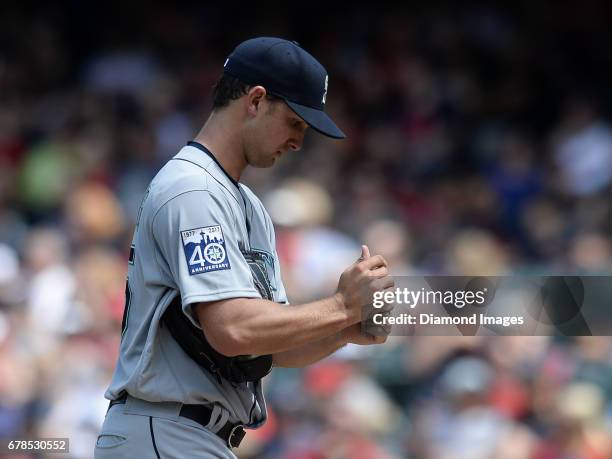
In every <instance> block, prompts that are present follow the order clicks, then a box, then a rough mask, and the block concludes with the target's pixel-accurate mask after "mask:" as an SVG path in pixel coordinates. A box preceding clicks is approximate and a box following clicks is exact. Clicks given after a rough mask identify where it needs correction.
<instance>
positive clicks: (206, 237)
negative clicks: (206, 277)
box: [181, 225, 230, 276]
mask: <svg viewBox="0 0 612 459" xmlns="http://www.w3.org/2000/svg"><path fill="white" fill-rule="evenodd" d="M181 239H182V240H183V249H184V250H185V260H186V261H187V269H188V270H189V275H191V276H193V275H194V274H201V273H207V272H210V271H219V270H221V269H230V263H229V259H228V258H227V251H226V249H225V239H224V238H223V231H222V230H221V225H216V226H206V227H204V228H193V229H190V230H186V231H181Z"/></svg>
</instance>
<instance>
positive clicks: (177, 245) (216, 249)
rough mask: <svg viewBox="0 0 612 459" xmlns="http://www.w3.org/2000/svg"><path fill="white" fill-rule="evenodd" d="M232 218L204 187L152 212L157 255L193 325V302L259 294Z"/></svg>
mask: <svg viewBox="0 0 612 459" xmlns="http://www.w3.org/2000/svg"><path fill="white" fill-rule="evenodd" d="M224 204H225V205H224ZM235 222H236V219H235V218H234V217H233V214H232V213H231V210H230V207H229V205H228V204H227V203H224V202H222V201H221V200H220V199H219V198H218V197H216V196H214V195H213V194H211V193H210V192H208V191H189V192H186V193H183V194H181V195H179V196H176V197H174V198H172V199H171V200H169V201H168V202H166V203H165V204H164V205H163V206H162V207H161V208H160V209H159V211H158V212H157V213H156V214H155V216H154V218H153V221H152V231H153V237H154V239H155V241H156V244H157V246H158V248H159V253H160V254H161V258H162V260H159V261H160V262H161V263H164V264H166V265H167V268H168V270H169V272H170V273H171V276H172V278H173V280H174V283H175V284H176V287H177V288H178V290H179V291H180V295H181V300H182V304H183V311H184V312H185V314H187V316H188V317H189V318H190V319H191V321H192V322H193V323H194V325H196V326H199V323H198V320H197V318H196V317H195V315H194V313H193V310H192V308H191V306H190V305H191V304H193V303H198V302H208V301H218V300H224V299H228V298H239V297H242V298H258V297H260V295H259V293H258V291H257V290H256V289H255V286H254V284H253V278H252V274H251V270H250V268H249V266H248V264H247V262H246V260H245V259H244V257H243V256H242V253H241V251H240V246H239V243H238V241H239V234H240V231H241V229H240V228H238V227H237V226H236V223H235Z"/></svg>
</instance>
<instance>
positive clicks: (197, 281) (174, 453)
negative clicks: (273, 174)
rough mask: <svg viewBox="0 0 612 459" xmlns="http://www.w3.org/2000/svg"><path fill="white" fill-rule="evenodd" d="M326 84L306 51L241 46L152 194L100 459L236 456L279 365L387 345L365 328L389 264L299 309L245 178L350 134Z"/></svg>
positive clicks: (140, 226) (380, 263)
mask: <svg viewBox="0 0 612 459" xmlns="http://www.w3.org/2000/svg"><path fill="white" fill-rule="evenodd" d="M327 83H328V78H327V73H326V71H325V69H324V68H323V66H321V64H320V63H319V62H318V61H317V60H316V59H315V58H314V57H312V56H311V55H310V54H309V53H307V52H306V51H305V50H303V49H302V48H301V47H300V46H299V45H298V44H297V43H295V42H290V41H286V40H282V39H278V38H269V37H262V38H255V39H251V40H247V41H245V42H243V43H241V44H240V45H238V46H237V47H236V49H235V50H234V51H233V52H232V54H231V55H230V56H229V57H228V59H227V60H226V62H225V65H224V71H223V75H222V76H221V78H220V79H219V81H218V83H217V84H216V86H215V89H214V94H213V111H212V114H211V115H210V117H209V119H208V120H207V121H206V124H205V125H204V127H203V128H202V130H201V131H200V133H199V134H198V135H197V137H196V138H195V140H194V141H192V142H188V144H187V145H186V146H185V147H183V148H182V149H181V150H180V151H179V152H178V154H177V155H176V156H174V157H173V158H172V159H171V160H170V161H168V163H167V164H166V165H165V166H164V167H163V168H162V169H161V170H160V172H159V173H158V174H157V175H156V177H155V178H154V179H153V181H152V182H151V184H150V185H149V188H148V189H147V191H146V194H145V197H144V199H143V201H142V204H141V207H140V210H139V214H138V218H137V223H136V229H135V231H134V238H133V242H132V246H131V250H130V256H129V266H128V278H127V283H126V305H125V311H124V316H123V323H122V331H121V347H120V355H119V358H118V361H117V366H116V369H115V372H114V374H113V378H112V381H111V384H110V387H109V388H108V390H107V392H106V394H105V396H106V398H108V399H109V400H111V402H110V405H109V409H108V411H107V414H106V418H105V421H104V424H103V426H102V430H101V432H100V435H99V437H98V440H97V443H96V448H95V457H96V458H97V459H103V458H114V459H117V458H130V459H133V458H195V457H197V458H234V457H236V456H235V455H234V454H233V453H232V450H231V449H232V448H234V447H237V446H238V445H239V444H240V441H241V440H242V438H243V437H244V435H245V431H244V428H251V429H255V428H257V427H259V426H261V425H262V424H263V423H264V422H265V421H266V403H265V399H264V395H263V393H262V385H261V379H262V378H263V377H264V376H265V375H266V374H268V373H269V372H270V370H271V368H272V366H281V367H300V366H305V365H308V364H310V363H313V362H316V361H318V360H320V359H322V358H323V357H325V356H327V355H329V354H331V353H332V352H334V351H336V350H337V349H339V348H340V347H342V346H344V345H346V344H347V343H357V344H363V345H368V344H377V343H382V342H384V341H385V339H386V337H384V336H383V337H374V336H370V335H367V334H362V333H361V325H360V321H361V320H362V311H361V308H362V305H364V304H368V303H371V298H372V296H371V295H372V293H373V292H374V291H376V290H380V289H384V288H389V287H390V286H392V280H391V278H390V277H389V276H388V270H387V264H386V261H385V260H384V259H383V258H382V257H381V256H370V254H369V252H368V249H367V247H366V246H363V247H362V254H361V257H360V258H359V259H358V260H357V261H356V262H355V263H354V264H353V265H351V266H349V267H348V268H347V269H346V270H345V271H344V273H343V274H342V275H341V277H340V280H339V284H338V289H337V292H336V293H335V294H334V295H333V296H332V297H329V298H324V299H322V300H319V301H315V302H312V303H308V304H302V305H288V301H287V296H286V293H285V289H284V287H283V283H282V281H281V274H280V267H279V260H278V256H277V253H276V249H275V237H274V228H273V226H272V222H271V220H270V217H269V216H268V213H267V212H266V210H265V209H264V207H263V206H262V204H261V202H260V201H259V200H258V199H257V197H256V196H255V195H254V194H253V193H252V192H251V190H249V188H247V187H246V186H245V185H243V184H242V183H240V182H239V180H240V175H241V173H242V172H243V170H244V169H245V168H246V167H247V166H249V165H250V166H253V167H270V166H272V165H273V164H274V163H275V162H276V160H277V159H278V158H279V157H280V156H281V155H283V154H284V153H286V152H287V151H288V150H295V151H297V150H299V149H300V148H301V146H302V141H303V139H304V134H305V132H306V129H307V128H308V127H311V128H313V129H314V130H316V131H318V132H320V133H322V134H324V135H326V136H329V137H333V138H343V137H344V134H343V133H342V131H341V130H340V129H339V128H338V127H337V126H336V125H335V124H334V122H333V121H332V120H331V119H330V118H329V117H328V116H327V115H326V114H325V112H324V111H323V110H324V107H325V100H326V96H327Z"/></svg>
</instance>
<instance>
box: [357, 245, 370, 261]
mask: <svg viewBox="0 0 612 459" xmlns="http://www.w3.org/2000/svg"><path fill="white" fill-rule="evenodd" d="M366 258H370V249H369V248H368V246H367V245H362V246H361V255H360V256H359V260H358V261H363V260H365V259H366Z"/></svg>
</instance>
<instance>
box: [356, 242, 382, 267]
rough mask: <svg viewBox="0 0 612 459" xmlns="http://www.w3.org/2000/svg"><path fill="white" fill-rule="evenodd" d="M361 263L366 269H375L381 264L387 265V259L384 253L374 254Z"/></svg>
mask: <svg viewBox="0 0 612 459" xmlns="http://www.w3.org/2000/svg"><path fill="white" fill-rule="evenodd" d="M364 247H365V246H364ZM369 253H370V252H368V254H369ZM361 264H362V266H363V267H364V268H365V269H374V268H379V267H381V266H387V260H385V259H384V258H383V256H382V255H374V256H373V257H369V258H366V259H364V260H363V261H362V262H361Z"/></svg>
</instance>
